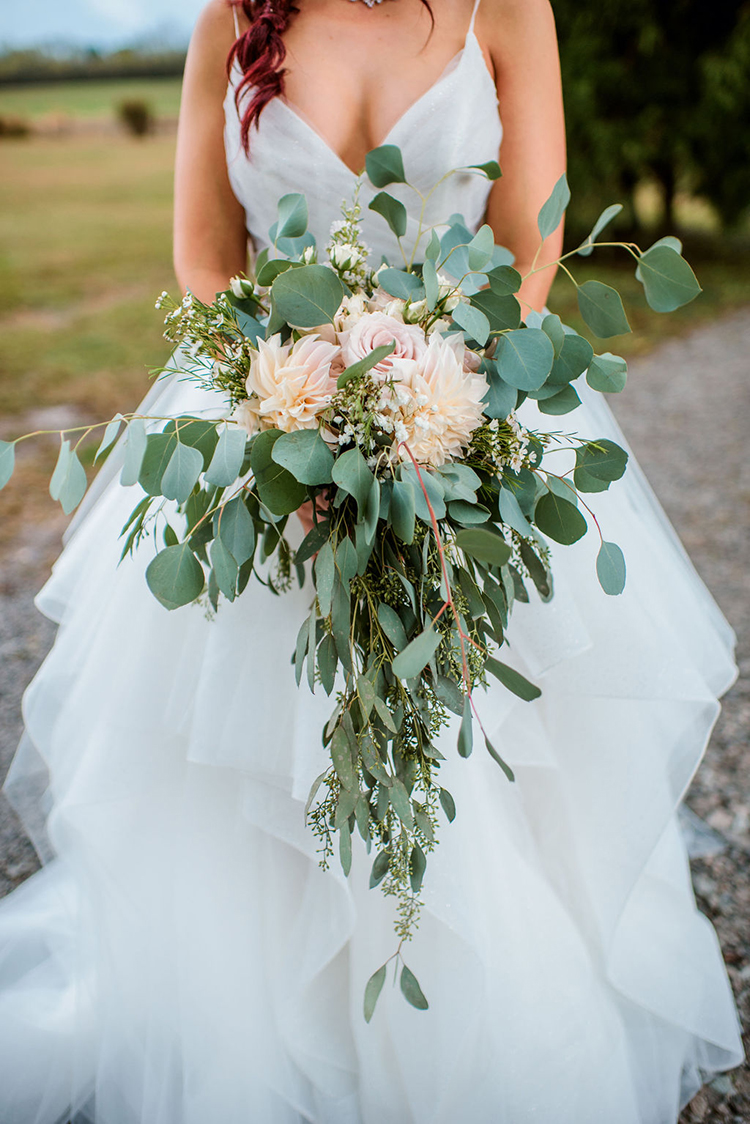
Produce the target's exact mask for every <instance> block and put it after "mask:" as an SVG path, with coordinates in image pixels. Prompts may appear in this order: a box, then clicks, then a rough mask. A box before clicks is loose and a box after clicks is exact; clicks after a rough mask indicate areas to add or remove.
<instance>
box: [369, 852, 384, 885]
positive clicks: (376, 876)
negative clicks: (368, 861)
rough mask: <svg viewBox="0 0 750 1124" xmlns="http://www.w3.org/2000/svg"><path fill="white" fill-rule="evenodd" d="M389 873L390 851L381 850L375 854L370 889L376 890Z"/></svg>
mask: <svg viewBox="0 0 750 1124" xmlns="http://www.w3.org/2000/svg"><path fill="white" fill-rule="evenodd" d="M387 873H388V852H387V851H380V852H379V854H377V855H376V856H375V861H374V863H373V864H372V871H371V872H370V889H371V890H374V889H375V887H376V886H378V885H379V884H380V883H381V882H382V881H383V879H384V878H385V876H386V874H387Z"/></svg>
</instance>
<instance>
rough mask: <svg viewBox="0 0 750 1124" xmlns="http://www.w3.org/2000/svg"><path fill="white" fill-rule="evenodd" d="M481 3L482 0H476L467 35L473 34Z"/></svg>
mask: <svg viewBox="0 0 750 1124" xmlns="http://www.w3.org/2000/svg"><path fill="white" fill-rule="evenodd" d="M480 3H481V0H474V11H473V12H472V13H471V23H470V24H469V30H468V32H467V35H471V34H472V33H473V31H474V20H475V19H476V18H477V8H478V7H479V5H480Z"/></svg>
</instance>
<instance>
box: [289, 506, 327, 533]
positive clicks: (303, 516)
mask: <svg viewBox="0 0 750 1124" xmlns="http://www.w3.org/2000/svg"><path fill="white" fill-rule="evenodd" d="M316 507H317V511H318V521H320V519H321V517H323V518H324V517H325V513H326V510H327V508H328V504H327V503H326V502H325V501H324V500H323V499H322V497H320V496H318V498H317V501H316ZM297 515H298V516H299V521H300V523H301V524H302V526H303V527H304V529H305V534H306V535H309V533H310V531H312V529H313V527H314V526H315V520H314V518H313V505H312V500H308V501H307V502H306V503H303V504H302V507H299V508H297Z"/></svg>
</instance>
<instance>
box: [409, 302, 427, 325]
mask: <svg viewBox="0 0 750 1124" xmlns="http://www.w3.org/2000/svg"><path fill="white" fill-rule="evenodd" d="M427 312H428V309H427V301H426V300H421V301H414V302H413V303H411V302H410V303H408V304H407V305H406V306H405V308H404V312H403V316H404V322H405V323H406V324H417V323H418V322H419V321H420V320H424V318H425V316H426V315H427Z"/></svg>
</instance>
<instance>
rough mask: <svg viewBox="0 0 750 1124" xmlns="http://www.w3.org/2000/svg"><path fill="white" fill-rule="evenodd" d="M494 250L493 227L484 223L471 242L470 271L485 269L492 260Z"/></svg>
mask: <svg viewBox="0 0 750 1124" xmlns="http://www.w3.org/2000/svg"><path fill="white" fill-rule="evenodd" d="M494 248H495V235H494V234H493V232H492V227H491V226H489V224H488V223H484V225H483V226H480V228H479V230H478V231H477V232H476V234H475V235H474V237H473V238H472V240H471V242H469V269H471V270H480V269H484V267H485V266H486V265H488V264H489V262H490V261H491V260H492V251H493V250H494Z"/></svg>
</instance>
